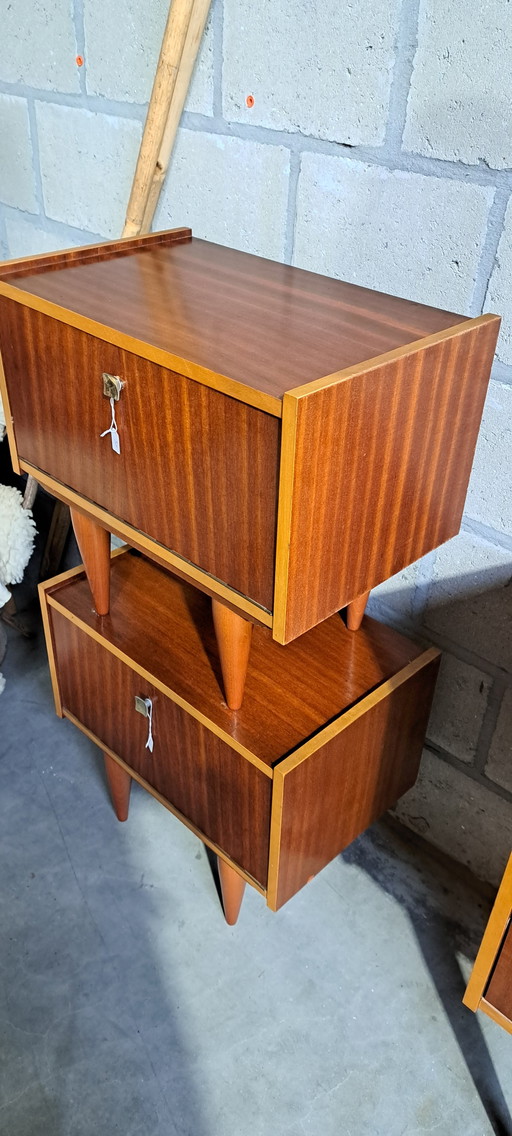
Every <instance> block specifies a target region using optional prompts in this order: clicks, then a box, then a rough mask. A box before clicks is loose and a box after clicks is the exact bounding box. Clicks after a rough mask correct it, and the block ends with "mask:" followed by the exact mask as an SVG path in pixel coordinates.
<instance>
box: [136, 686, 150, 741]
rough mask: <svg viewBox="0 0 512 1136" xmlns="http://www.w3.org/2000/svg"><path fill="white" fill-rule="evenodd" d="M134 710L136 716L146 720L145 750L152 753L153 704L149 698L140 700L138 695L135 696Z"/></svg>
mask: <svg viewBox="0 0 512 1136" xmlns="http://www.w3.org/2000/svg"><path fill="white" fill-rule="evenodd" d="M135 709H136V711H137V714H142V716H143V717H144V718H147V719H148V740H147V742H146V745H145V749H148V750H149V752H150V753H153V703H152V701H151V698H141V697H140V695H138V694H136V695H135Z"/></svg>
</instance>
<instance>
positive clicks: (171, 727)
mask: <svg viewBox="0 0 512 1136" xmlns="http://www.w3.org/2000/svg"><path fill="white" fill-rule="evenodd" d="M52 625H53V635H54V643H55V657H56V665H57V669H58V674H59V683H60V691H61V699H62V706H63V709H64V710H67V711H69V712H70V713H71V714H73V716H74V717H75V718H77V719H78V720H79V722H81V723H82V724H83V725H84V726H86V727H87V729H88V730H90V731H91V732H92V733H93V734H94V735H95V737H97V738H98V739H99V740H100V742H104V744H105V745H106V746H108V748H109V749H111V750H112V751H113V752H114V753H116V754H117V755H118V756H119V757H122V759H123V761H125V762H126V763H127V765H129V766H130V768H131V769H133V770H135V772H136V773H138V774H139V775H140V776H141V777H142V778H144V780H145V781H147V782H148V784H149V785H150V786H151V787H152V788H153V789H156V791H157V792H158V793H160V794H161V795H162V796H163V797H164V798H165V799H166V800H167V801H169V803H170V804H171V805H172V806H173V807H174V808H175V809H177V810H178V811H179V812H180V813H182V814H183V816H184V817H186V819H187V820H189V821H190V822H191V823H192V824H193V825H194V827H195V828H197V829H198V830H199V832H200V833H203V834H204V836H205V837H206V838H207V839H209V840H211V841H213V843H214V844H217V845H218V846H219V847H220V848H221V849H222V850H223V851H224V852H226V854H227V855H228V856H229V857H230V858H231V859H232V860H234V861H235V863H236V864H239V865H240V867H242V868H243V869H244V870H245V871H246V872H248V873H249V875H251V876H253V877H254V879H255V880H257V881H258V882H259V883H260V884H261V885H262V886H263V887H265V886H266V879H267V864H268V843H269V828H270V797H271V781H270V780H269V778H268V777H267V776H265V774H264V773H262V772H261V771H260V770H259V769H257V768H255V766H254V765H251V763H250V762H248V761H247V760H246V759H245V758H244V757H242V756H241V755H240V754H239V753H237V752H236V751H235V750H234V749H231V747H230V746H228V745H226V743H225V742H223V741H222V740H221V739H220V738H219V737H217V736H216V735H215V734H213V733H211V732H210V731H209V730H207V729H206V728H205V727H204V726H203V725H201V723H200V722H198V721H197V720H196V719H195V718H194V717H192V716H191V715H190V714H187V713H186V712H185V711H184V710H183V709H182V708H181V707H180V706H178V705H177V704H176V703H174V702H172V701H171V700H170V699H169V698H166V697H165V696H164V695H163V694H162V693H161V692H160V691H159V690H158V689H157V688H155V687H154V686H152V685H151V683H149V682H147V681H146V680H145V679H142V678H141V676H140V675H139V674H137V673H136V672H135V671H133V670H132V669H131V668H130V667H129V666H127V665H126V664H125V663H124V662H122V661H121V660H120V659H119V658H116V656H115V655H113V654H111V653H110V652H109V651H107V650H105V649H104V648H103V647H102V646H101V645H100V644H99V643H97V642H96V641H95V640H94V639H91V638H90V637H89V636H87V635H85V634H84V632H83V631H81V630H80V629H79V628H77V627H76V626H74V625H73V624H72V623H71V622H70V621H69V620H67V619H66V618H65V617H64V616H63V615H61V614H60V613H58V612H54V613H53V618H52ZM136 696H139V697H142V698H150V699H151V700H152V703H153V722H152V733H153V740H154V748H153V752H150V750H149V749H148V748H146V741H147V738H148V720H147V718H144V717H143V716H142V715H141V714H139V713H138V712H137V711H136V709H135V697H136Z"/></svg>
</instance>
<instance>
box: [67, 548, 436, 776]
mask: <svg viewBox="0 0 512 1136" xmlns="http://www.w3.org/2000/svg"><path fill="white" fill-rule="evenodd" d="M46 591H47V595H48V596H49V597H50V599H51V602H52V603H57V604H58V605H59V609H60V610H61V611H62V612H65V613H66V614H67V615H68V616H69V617H70V618H75V619H79V620H80V621H81V623H82V624H83V625H84V626H85V627H86V628H88V629H89V630H90V632H91V633H93V634H95V635H97V636H100V637H101V639H102V640H103V641H105V644H106V645H107V646H109V647H110V649H111V650H112V651H115V652H117V653H121V654H122V655H123V657H124V658H127V659H130V660H132V661H133V664H134V665H135V666H137V667H138V668H140V669H141V670H143V671H144V673H145V674H147V675H149V676H151V678H152V679H155V678H158V680H159V681H160V682H161V683H162V684H164V686H165V689H168V690H171V691H174V692H175V693H176V694H177V695H178V696H179V698H181V699H182V700H183V702H185V703H186V704H187V705H190V706H192V707H194V708H195V710H196V711H197V712H199V713H200V714H201V715H202V716H203V717H204V719H205V720H207V721H209V722H211V723H212V726H213V727H214V728H217V729H221V730H222V731H223V735H224V736H225V737H226V738H229V737H231V738H232V739H233V742H234V743H235V744H239V745H241V746H243V747H244V748H245V749H246V750H247V751H248V752H250V753H252V754H254V755H256V757H257V758H258V759H259V760H260V761H262V762H263V763H265V765H267V766H272V765H273V764H275V763H276V762H277V761H279V760H280V759H281V758H282V757H283V756H284V755H285V754H287V753H289V752H290V751H291V750H293V749H295V748H296V747H297V746H298V745H300V744H301V743H302V742H303V741H305V739H306V738H309V737H310V736H311V735H313V734H315V733H316V732H317V731H318V730H319V729H321V728H323V727H324V726H325V724H326V722H330V721H331V719H333V718H336V717H337V716H338V715H339V714H341V713H342V712H343V711H344V710H346V708H347V707H349V706H351V705H353V704H354V703H355V702H357V701H358V700H359V699H360V698H362V697H363V696H364V695H365V694H367V693H368V691H369V690H372V689H373V688H374V687H376V686H378V685H379V684H380V683H382V682H384V681H385V680H386V679H388V678H390V677H391V676H392V675H394V674H395V673H396V672H397V671H399V670H401V669H402V668H403V667H404V666H406V665H407V664H408V663H409V662H411V660H413V659H416V658H418V656H419V655H421V653H422V651H421V648H419V647H417V646H416V645H415V644H414V643H411V642H410V641H409V640H408V639H405V638H404V637H403V636H401V635H399V634H398V633H397V632H396V631H393V630H391V629H390V628H388V627H385V626H384V625H383V624H381V623H378V622H377V621H376V620H372V619H368V618H367V617H365V619H364V620H363V624H362V627H361V629H360V631H358V632H357V634H353V633H352V632H350V631H348V630H347V628H346V627H345V625H344V623H343V621H342V619H341V617H340V616H338V615H336V616H333V617H332V618H331V619H329V620H326V621H325V622H324V623H322V624H321V625H320V626H318V627H315V628H314V629H313V630H312V631H311V632H310V633H309V634H308V635H307V636H303V637H301V638H300V639H297V640H296V641H295V642H294V643H292V644H290V645H289V646H288V647H286V648H283V647H280V646H279V645H278V644H276V643H274V642H273V640H272V638H271V634H270V632H269V631H268V630H267V629H265V628H259V627H255V628H254V632H253V644H252V650H251V657H250V660H249V667H248V672H247V681H246V688H245V696H244V704H243V707H242V710H241V711H239V712H236V711H230V710H228V708H227V706H226V705H225V703H224V701H223V694H222V685H221V682H222V680H221V674H220V666H219V659H218V652H217V644H216V639H215V632H214V629H213V622H212V614H211V604H210V603H209V601H208V599H207V598H206V597H205V596H204V595H203V594H202V593H201V592H198V591H197V589H195V588H192V587H190V586H188V585H186V584H184V583H182V582H181V581H180V580H178V579H176V578H175V577H173V576H171V575H170V573H168V572H165V571H163V570H162V569H160V568H159V567H158V566H157V565H155V564H153V563H152V562H151V561H149V560H146V559H145V558H144V557H141V556H138V555H135V554H133V553H129V552H124V553H122V554H121V555H118V556H116V557H114V558H113V559H112V563H111V597H110V613H109V615H107V616H103V617H100V616H98V615H96V613H95V612H94V610H93V607H92V600H91V594H90V590H89V586H88V584H87V581H86V579H85V576H84V575H79V576H74V577H72V578H71V579H69V580H68V581H64V583H62V584H57V585H56V586H55V588H54V589H53V590H52V588H51V587H50V588H47V589H46Z"/></svg>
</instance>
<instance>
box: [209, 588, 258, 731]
mask: <svg viewBox="0 0 512 1136" xmlns="http://www.w3.org/2000/svg"><path fill="white" fill-rule="evenodd" d="M212 611H213V622H214V626H215V634H216V636H217V644H218V648H219V657H220V665H221V670H222V678H223V680H224V694H225V695H226V702H227V704H228V706H229V709H230V710H239V709H240V707H241V705H242V699H243V697H244V687H245V676H246V674H247V664H248V662H249V654H250V650H251V636H252V623H250V622H249V620H248V619H242V616H241V615H237V614H236V612H234V611H231V608H230V607H226V605H225V604H223V603H220V601H219V600H213V599H212Z"/></svg>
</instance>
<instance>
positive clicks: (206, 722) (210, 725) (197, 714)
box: [46, 595, 273, 779]
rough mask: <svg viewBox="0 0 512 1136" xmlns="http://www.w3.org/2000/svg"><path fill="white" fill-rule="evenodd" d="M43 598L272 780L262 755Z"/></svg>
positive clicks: (51, 599)
mask: <svg viewBox="0 0 512 1136" xmlns="http://www.w3.org/2000/svg"><path fill="white" fill-rule="evenodd" d="M46 598H47V603H48V605H49V607H52V608H54V609H55V611H58V613H59V615H63V616H64V618H65V619H67V620H69V622H70V623H72V624H73V626H74V627H78V629H79V630H80V631H83V632H84V634H86V635H88V636H89V638H90V639H94V641H95V642H96V643H99V645H100V647H103V648H104V650H105V651H108V652H109V654H111V655H114V656H115V658H116V659H119V660H120V661H121V662H122V663H124V665H125V666H127V667H129V668H130V670H132V671H134V673H135V674H138V675H140V677H141V678H143V679H144V680H145V681H146V682H149V683H151V686H156V688H157V690H159V691H160V692H161V694H163V695H164V696H165V697H166V698H168V699H169V700H170V701H171V702H174V703H176V705H177V706H180V707H181V709H182V710H185V712H186V713H187V714H189V715H190V717H191V718H195V719H196V721H197V722H200V724H201V725H202V726H205V727H206V729H207V730H209V731H210V733H212V734H216V735H217V737H218V738H220V740H221V741H222V742H225V743H226V745H228V746H230V747H231V749H234V750H235V751H236V752H237V753H239V754H240V756H241V757H243V758H245V760H246V761H249V762H250V764H251V765H254V766H255V767H256V769H259V770H260V772H261V773H264V774H265V775H266V777H269V778H270V779H272V776H273V774H272V769H271V767H270V766H269V765H265V763H264V762H263V761H262V760H261V758H259V757H257V756H256V754H254V753H252V752H251V750H249V749H246V747H245V746H243V745H242V744H241V743H240V742H237V741H235V740H234V738H232V737H231V735H230V734H228V733H226V732H225V730H223V729H222V728H221V726H218V725H217V723H216V722H212V721H211V719H210V718H207V717H206V715H205V714H202V713H201V711H200V710H196V707H195V706H192V704H191V703H190V702H187V701H186V699H185V698H182V697H181V695H179V694H176V691H174V690H172V689H171V687H170V686H166V685H165V683H163V682H161V681H160V679H159V678H157V677H156V675H154V674H151V672H150V671H147V670H145V668H144V667H141V666H139V665H138V663H136V662H135V660H134V659H131V658H130V657H129V655H125V654H124V651H120V650H119V648H118V647H116V646H115V644H114V643H110V642H109V640H108V639H105V638H104V636H103V635H100V633H99V631H96V630H95V629H94V627H89V625H88V624H87V623H84V622H83V620H82V619H80V618H79V617H78V616H77V615H75V614H74V613H73V612H71V611H68V609H67V608H66V607H64V606H63V604H60V603H59V601H58V598H57V597H56V596H50V595H49V596H47V597H46Z"/></svg>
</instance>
